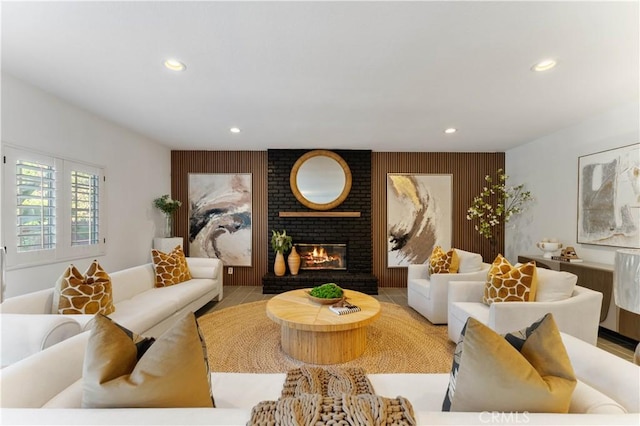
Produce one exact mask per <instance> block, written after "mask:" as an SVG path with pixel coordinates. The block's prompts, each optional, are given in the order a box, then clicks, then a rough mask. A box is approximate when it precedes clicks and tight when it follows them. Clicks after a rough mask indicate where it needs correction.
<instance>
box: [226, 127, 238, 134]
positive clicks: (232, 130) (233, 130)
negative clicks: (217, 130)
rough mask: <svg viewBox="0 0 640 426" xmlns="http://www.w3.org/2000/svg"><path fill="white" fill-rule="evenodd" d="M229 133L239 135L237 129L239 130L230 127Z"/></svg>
mask: <svg viewBox="0 0 640 426" xmlns="http://www.w3.org/2000/svg"><path fill="white" fill-rule="evenodd" d="M229 131H230V132H231V133H240V129H239V128H237V127H232V128H230V129H229Z"/></svg>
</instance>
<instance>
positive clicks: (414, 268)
mask: <svg viewBox="0 0 640 426" xmlns="http://www.w3.org/2000/svg"><path fill="white" fill-rule="evenodd" d="M456 252H457V253H458V258H459V259H460V264H459V267H458V268H459V269H458V273H455V274H431V275H430V274H429V265H428V264H424V265H409V267H408V270H407V303H408V305H409V306H410V307H412V308H413V309H415V310H416V311H417V312H418V313H419V314H420V315H422V316H424V317H425V318H427V319H428V320H429V321H431V323H433V324H446V323H447V311H448V310H447V297H448V296H447V294H448V291H449V290H448V289H449V283H450V282H452V281H476V280H484V279H485V278H486V277H487V272H488V271H489V266H490V265H489V264H488V263H483V262H482V256H480V255H479V254H476V253H470V252H467V251H464V250H459V249H456Z"/></svg>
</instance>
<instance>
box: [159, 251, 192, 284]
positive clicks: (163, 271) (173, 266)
mask: <svg viewBox="0 0 640 426" xmlns="http://www.w3.org/2000/svg"><path fill="white" fill-rule="evenodd" d="M151 257H152V258H153V267H154V269H155V271H156V287H168V286H171V285H175V284H179V283H182V282H185V281H189V280H190V279H191V272H189V266H188V265H187V259H186V258H185V257H184V252H183V251H182V247H180V246H176V248H174V249H173V250H172V251H171V252H170V253H163V252H161V251H160V250H155V249H152V250H151Z"/></svg>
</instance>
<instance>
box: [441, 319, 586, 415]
mask: <svg viewBox="0 0 640 426" xmlns="http://www.w3.org/2000/svg"><path fill="white" fill-rule="evenodd" d="M576 383H577V381H576V377H575V373H574V371H573V367H572V366H571V361H570V360H569V355H568V354H567V351H566V349H565V347H564V344H563V343H562V338H561V336H560V332H559V331H558V327H557V326H556V323H555V321H554V319H553V316H552V315H551V314H547V315H545V316H544V317H543V318H542V319H540V320H539V321H536V322H535V323H534V324H532V325H531V326H530V327H527V328H526V329H524V330H521V331H518V332H515V333H510V334H507V335H505V336H504V337H503V336H501V335H499V334H498V333H496V332H495V331H493V330H491V329H490V328H489V327H487V326H486V325H484V324H482V323H481V322H479V321H477V320H476V319H474V318H472V317H470V318H469V319H468V320H467V323H466V325H465V327H464V329H463V330H462V334H461V335H460V340H459V342H458V345H457V346H456V350H455V353H454V360H453V366H452V368H451V374H450V383H449V389H448V390H447V394H446V396H445V399H444V402H443V405H442V410H443V411H477V412H483V411H489V412H491V411H497V412H511V413H513V412H525V411H526V412H531V413H567V412H568V411H569V405H570V403H571V396H572V395H573V390H574V389H575V387H576Z"/></svg>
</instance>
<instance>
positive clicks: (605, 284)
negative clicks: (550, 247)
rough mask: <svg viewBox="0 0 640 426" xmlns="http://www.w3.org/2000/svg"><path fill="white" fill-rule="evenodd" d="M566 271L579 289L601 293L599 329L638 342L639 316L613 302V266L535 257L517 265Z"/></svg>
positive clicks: (639, 332)
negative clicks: (527, 264) (613, 332)
mask: <svg viewBox="0 0 640 426" xmlns="http://www.w3.org/2000/svg"><path fill="white" fill-rule="evenodd" d="M531 260H535V261H536V265H538V266H540V267H543V268H547V269H553V270H555V271H567V272H571V273H572V274H575V275H577V276H578V285H579V286H582V287H587V288H590V289H591V290H595V291H599V292H600V293H602V310H601V311H600V326H601V327H604V328H606V329H608V330H612V331H615V332H616V333H619V334H621V335H623V336H626V337H629V338H631V339H634V340H640V315H638V314H635V313H633V312H629V311H626V310H624V309H620V308H618V307H617V306H616V305H615V303H614V300H613V265H608V264H604V263H596V262H587V261H584V262H562V261H559V260H553V259H547V258H545V257H543V256H537V255H529V254H527V255H520V256H518V262H521V263H524V262H529V261H531Z"/></svg>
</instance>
